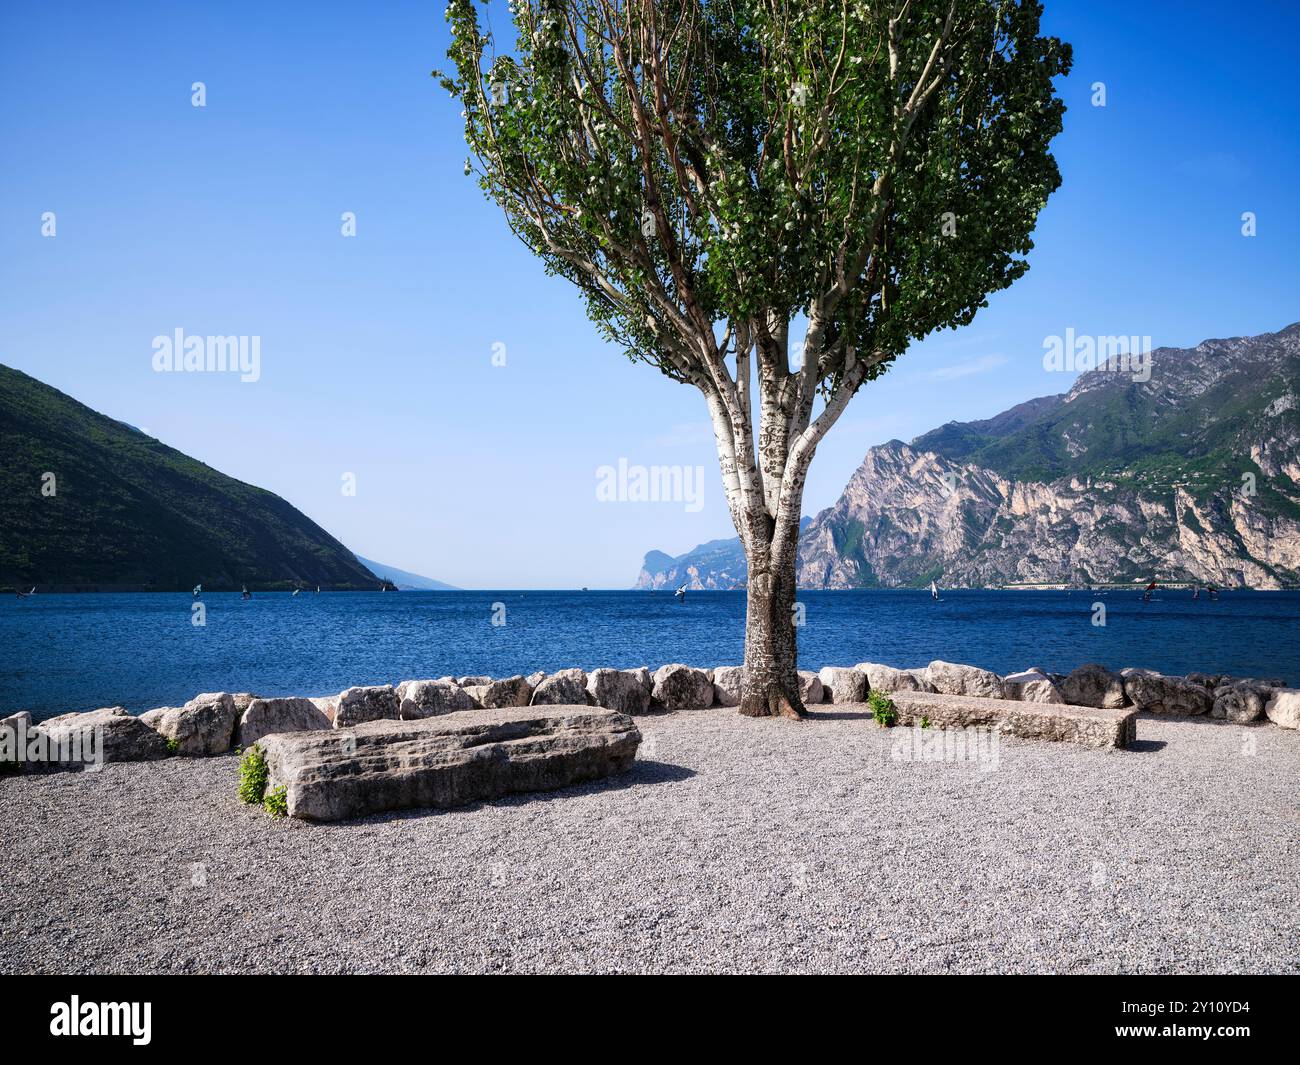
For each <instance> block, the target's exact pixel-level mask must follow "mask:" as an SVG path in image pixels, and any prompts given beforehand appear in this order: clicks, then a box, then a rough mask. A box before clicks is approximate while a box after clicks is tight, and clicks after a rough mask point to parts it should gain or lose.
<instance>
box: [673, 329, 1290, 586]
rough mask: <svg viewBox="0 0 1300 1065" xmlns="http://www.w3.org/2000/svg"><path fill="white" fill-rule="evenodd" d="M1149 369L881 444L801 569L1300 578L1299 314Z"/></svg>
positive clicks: (987, 578) (943, 575) (846, 580)
mask: <svg viewBox="0 0 1300 1065" xmlns="http://www.w3.org/2000/svg"><path fill="white" fill-rule="evenodd" d="M1138 376H1139V375H1134V374H1132V373H1123V372H1118V371H1117V370H1115V369H1109V368H1103V369H1098V370H1094V371H1092V372H1091V373H1088V374H1085V375H1083V376H1082V377H1080V378H1079V379H1078V381H1077V382H1076V384H1075V385H1074V387H1073V388H1072V389H1071V390H1070V391H1069V393H1067V394H1065V395H1061V396H1047V397H1043V398H1041V399H1036V400H1031V401H1029V402H1028V403H1022V404H1020V405H1019V406H1017V407H1013V408H1011V409H1010V410H1008V411H1006V412H1004V413H1003V414H1000V415H998V416H997V417H995V418H990V419H988V420H985V421H979V422H967V423H955V422H954V423H950V424H949V425H945V426H943V427H941V428H939V429H936V430H934V431H933V432H930V433H927V434H925V435H924V436H922V437H919V438H917V439H916V440H914V441H912V443H911V444H904V443H901V442H899V441H890V442H889V443H887V444H883V445H881V446H879V447H874V448H872V449H871V450H870V451H869V452H868V453H867V455H866V458H865V459H864V460H863V463H862V466H861V467H860V468H859V469H858V471H857V472H856V473H855V474H854V475H853V477H852V478H851V480H850V481H849V484H848V486H847V487H846V488H845V490H844V494H843V495H842V496H841V497H840V499H839V500H838V501H837V502H836V503H835V505H834V506H832V507H830V508H829V509H828V510H824V511H822V512H821V513H820V514H818V515H817V516H816V517H815V518H814V519H813V520H812V521H811V522H810V523H808V525H807V526H806V528H805V530H804V533H803V536H802V538H801V540H800V559H799V582H800V585H801V586H803V587H808V588H863V587H877V586H888V587H898V586H907V585H924V584H927V583H928V582H929V581H930V580H937V581H939V582H940V583H942V584H944V585H947V586H949V587H957V586H990V585H993V586H996V585H1002V584H1014V583H1027V584H1074V585H1078V584H1099V583H1107V582H1117V581H1121V582H1128V581H1143V580H1149V579H1152V578H1154V579H1157V580H1165V581H1191V582H1197V583H1202V584H1217V585H1220V586H1223V587H1242V586H1247V587H1252V588H1277V587H1281V586H1283V585H1295V584H1297V583H1300V396H1297V389H1300V324H1297V325H1293V326H1290V327H1289V328H1287V329H1285V330H1282V331H1281V332H1279V333H1273V334H1264V335H1262V336H1257V337H1238V338H1233V339H1229V340H1207V341H1205V342H1203V343H1201V344H1199V345H1197V346H1196V347H1195V348H1191V349H1186V350H1183V349H1172V348H1160V349H1157V350H1156V351H1154V352H1152V353H1151V362H1150V375H1149V379H1148V380H1139V379H1137V378H1138ZM736 546H737V548H738V545H736ZM683 557H686V556H683ZM697 568H698V567H697ZM735 570H736V566H735V564H734V563H733V564H732V566H731V570H730V573H731V574H734V573H735ZM710 576H713V577H714V579H715V580H716V578H717V577H718V576H719V575H717V574H712V575H711V574H709V573H705V572H701V573H699V574H698V579H699V581H700V586H701V587H712V586H717V585H711V584H709V583H708V579H709V577H710ZM742 582H743V577H741V578H740V579H739V580H738V581H736V582H735V583H733V584H732V585H730V586H733V587H734V586H737V584H738V583H742Z"/></svg>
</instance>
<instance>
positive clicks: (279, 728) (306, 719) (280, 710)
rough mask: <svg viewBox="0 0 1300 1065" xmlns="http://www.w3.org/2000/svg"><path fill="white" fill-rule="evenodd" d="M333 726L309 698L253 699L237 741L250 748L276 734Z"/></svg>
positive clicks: (240, 723) (240, 722)
mask: <svg viewBox="0 0 1300 1065" xmlns="http://www.w3.org/2000/svg"><path fill="white" fill-rule="evenodd" d="M331 725H332V722H331V721H330V719H329V718H328V717H326V716H325V715H324V714H323V713H321V711H320V708H319V707H317V705H316V704H315V703H314V702H312V701H311V700H310V699H254V700H253V701H252V702H251V703H249V704H248V708H247V709H246V710H245V711H244V712H243V714H241V715H240V718H239V725H238V727H237V728H236V730H235V742H236V744H238V745H239V746H240V747H251V746H252V745H253V744H255V743H256V742H257V741H258V740H260V739H261V738H262V737H263V736H270V735H272V734H273V733H276V732H311V731H313V730H315V729H327V728H329V727H330V726H331Z"/></svg>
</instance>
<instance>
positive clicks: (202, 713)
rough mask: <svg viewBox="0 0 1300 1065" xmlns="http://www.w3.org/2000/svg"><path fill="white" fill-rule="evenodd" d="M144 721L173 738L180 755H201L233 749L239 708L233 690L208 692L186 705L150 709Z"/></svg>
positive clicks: (167, 738)
mask: <svg viewBox="0 0 1300 1065" xmlns="http://www.w3.org/2000/svg"><path fill="white" fill-rule="evenodd" d="M141 720H142V721H143V722H144V723H145V724H146V725H148V726H150V727H151V728H153V729H154V730H156V731H157V732H158V734H159V735H161V736H162V737H163V739H165V740H171V741H172V746H173V747H174V748H175V751H176V753H177V754H182V755H186V756H188V757H191V758H201V757H204V756H206V755H212V754H224V753H225V752H226V751H228V750H230V744H231V741H232V740H233V738H234V735H235V724H236V722H237V721H238V720H239V711H238V710H236V709H235V699H234V696H232V695H231V694H230V693H229V692H208V693H205V694H203V695H196V696H195V697H194V698H193V699H191V700H190V701H189V702H188V703H186V704H185V705H184V706H163V707H159V708H158V709H157V710H150V711H149V712H148V713H146V714H142V715H141Z"/></svg>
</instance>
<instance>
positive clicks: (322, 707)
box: [307, 695, 339, 725]
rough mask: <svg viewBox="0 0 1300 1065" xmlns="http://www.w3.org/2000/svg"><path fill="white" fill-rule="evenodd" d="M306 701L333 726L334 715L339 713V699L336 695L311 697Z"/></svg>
mask: <svg viewBox="0 0 1300 1065" xmlns="http://www.w3.org/2000/svg"><path fill="white" fill-rule="evenodd" d="M307 701H308V702H309V703H311V704H312V706H314V707H316V709H317V710H319V711H320V712H321V713H322V714H324V715H325V716H326V717H327V718H329V721H330V724H331V725H333V724H334V715H335V714H337V713H338V711H339V697H338V696H337V695H320V696H312V697H310V698H309V699H308V700H307Z"/></svg>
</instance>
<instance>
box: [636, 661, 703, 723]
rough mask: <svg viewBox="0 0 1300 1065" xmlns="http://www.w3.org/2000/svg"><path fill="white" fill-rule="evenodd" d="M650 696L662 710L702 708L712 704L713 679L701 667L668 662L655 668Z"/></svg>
mask: <svg viewBox="0 0 1300 1065" xmlns="http://www.w3.org/2000/svg"><path fill="white" fill-rule="evenodd" d="M651 698H652V699H653V701H654V704H655V706H657V707H659V708H661V709H663V710H670V711H675V710H703V709H704V708H706V707H709V706H712V705H713V681H711V680H710V679H709V677H708V674H707V673H705V672H704V671H703V670H701V669H692V668H691V667H690V666H685V665H682V664H681V663H680V662H670V663H669V664H668V665H665V666H660V667H659V668H658V669H656V670H655V686H654V690H653V691H652V692H651Z"/></svg>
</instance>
